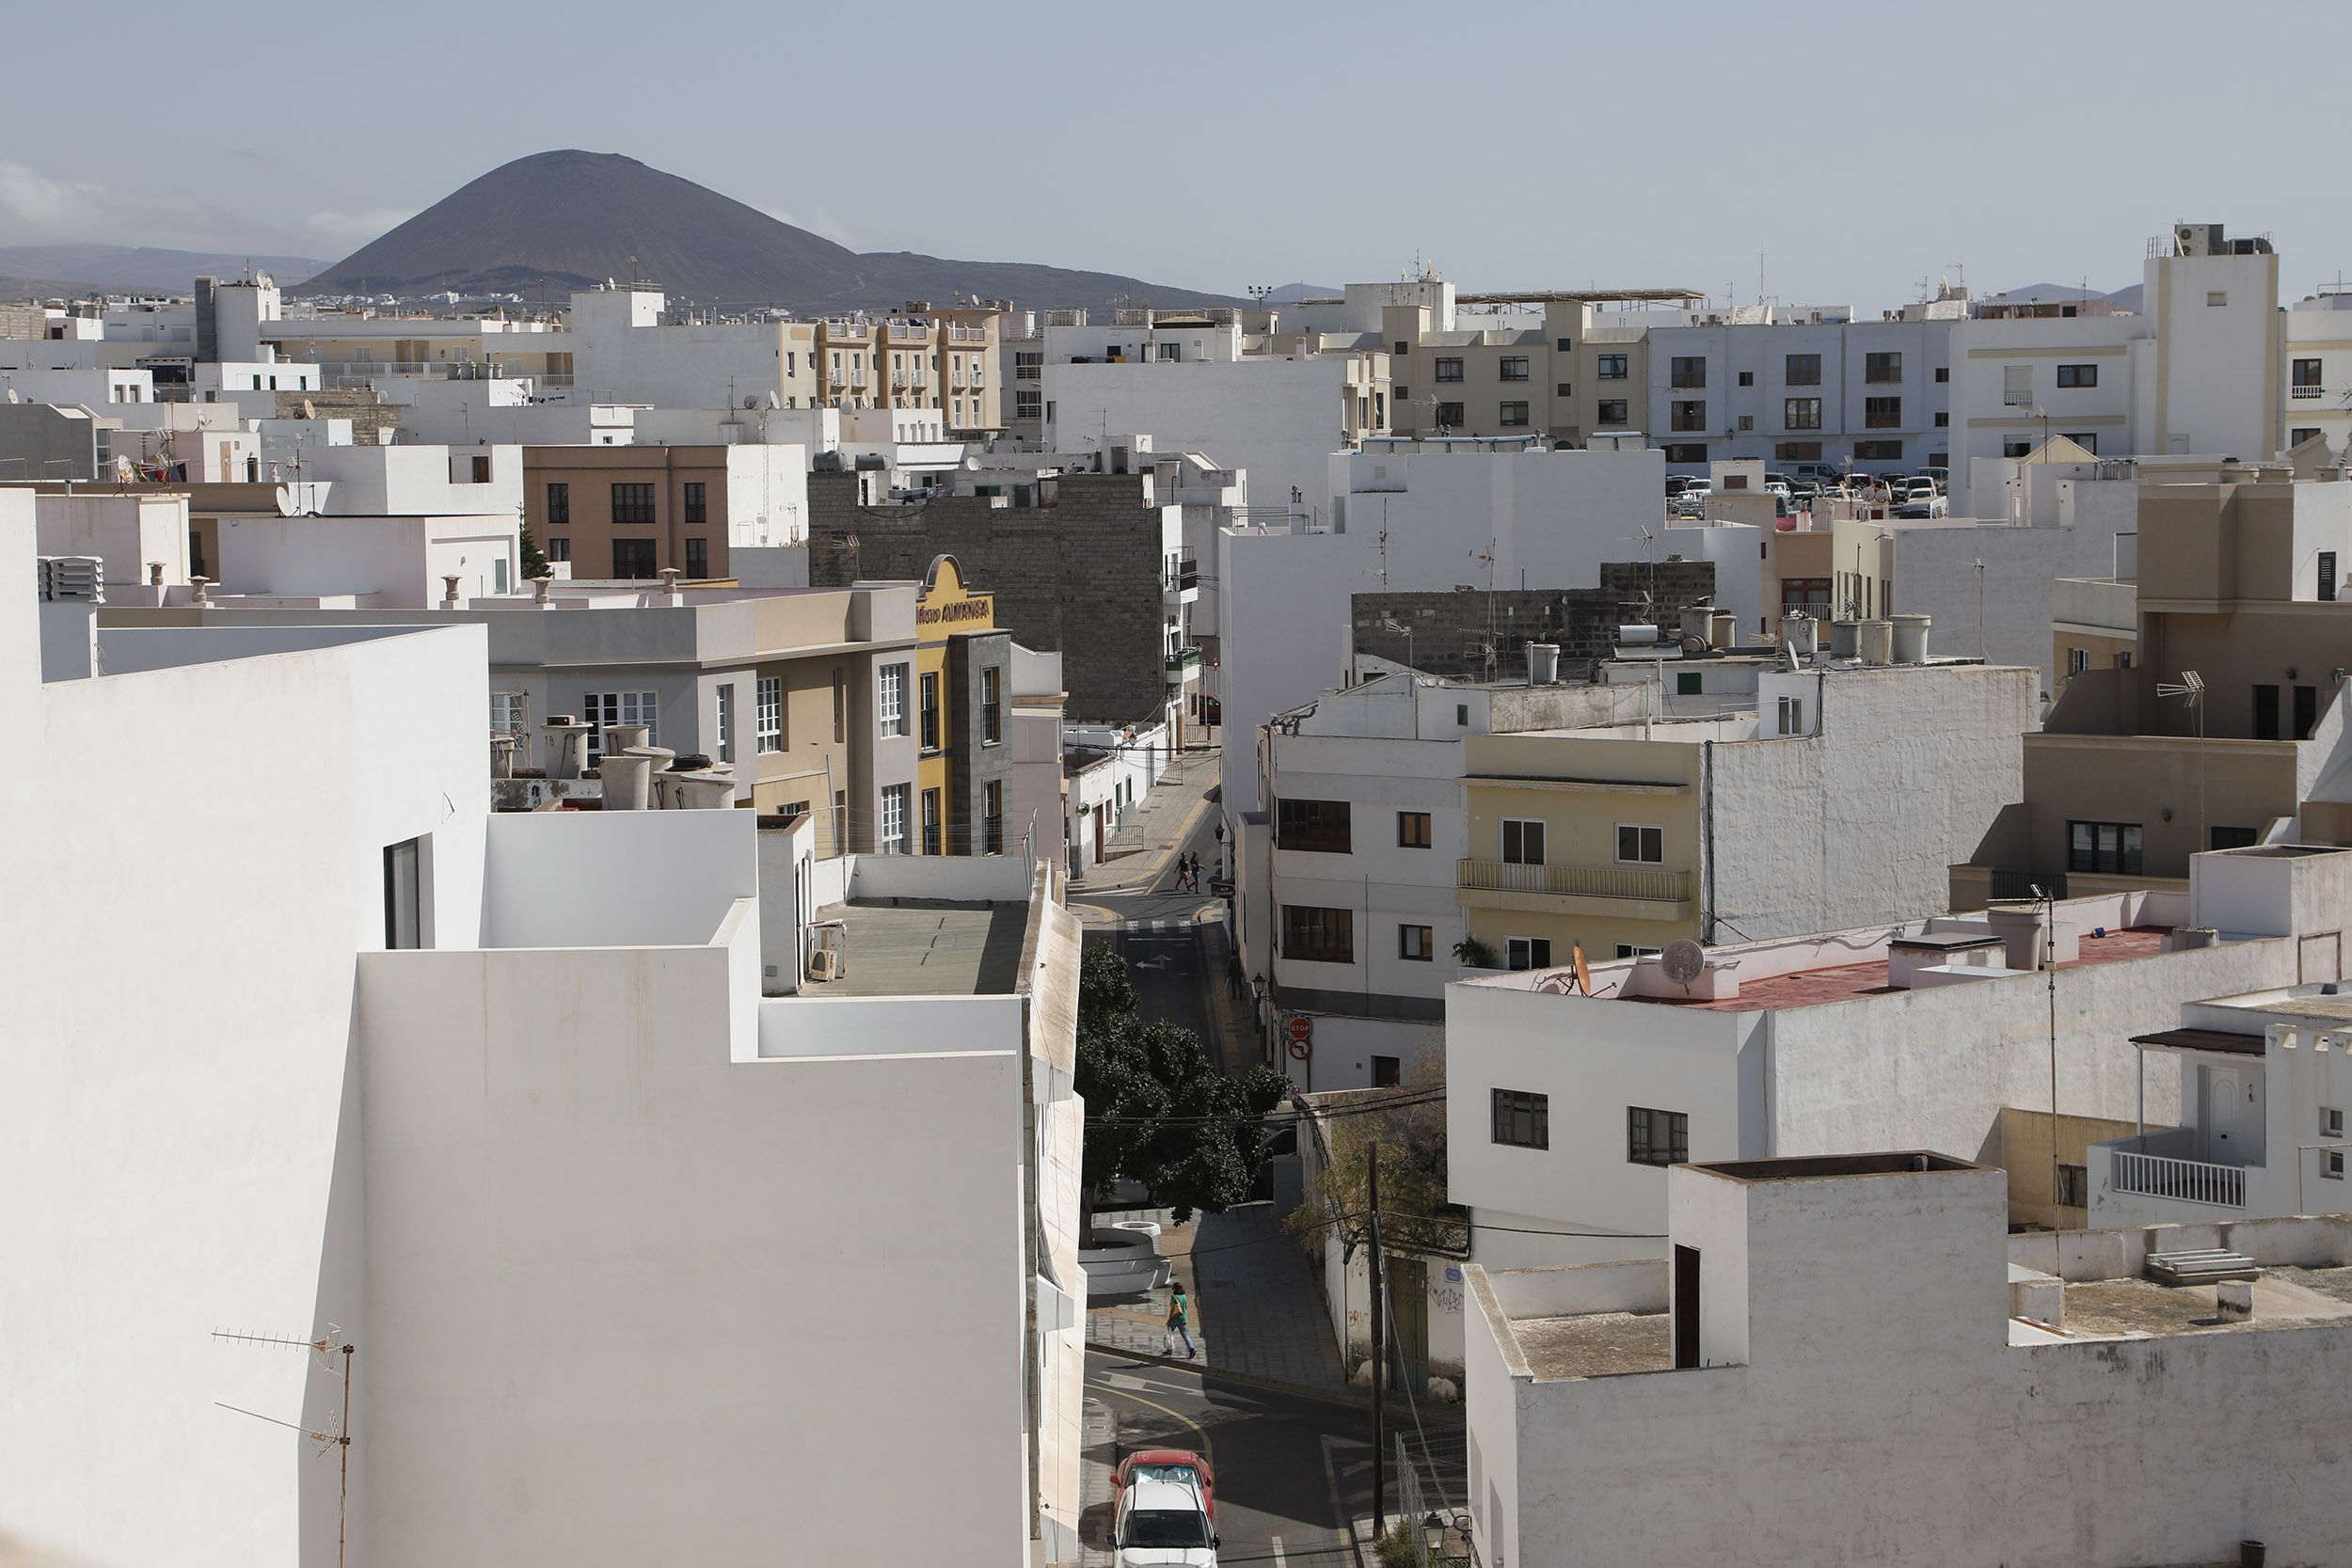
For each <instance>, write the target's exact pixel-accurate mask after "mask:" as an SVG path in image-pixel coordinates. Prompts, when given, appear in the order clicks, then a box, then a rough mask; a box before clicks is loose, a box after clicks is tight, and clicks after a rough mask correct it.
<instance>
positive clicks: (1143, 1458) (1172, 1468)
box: [1117, 1449, 1216, 1519]
mask: <svg viewBox="0 0 2352 1568" xmlns="http://www.w3.org/2000/svg"><path fill="white" fill-rule="evenodd" d="M1117 1480H1118V1484H1119V1490H1120V1491H1121V1492H1124V1491H1126V1490H1127V1488H1128V1486H1129V1485H1130V1484H1131V1483H1133V1482H1135V1481H1175V1482H1177V1483H1178V1484H1179V1485H1184V1486H1191V1487H1194V1488H1197V1489H1198V1490H1199V1492H1200V1505H1201V1508H1202V1510H1203V1511H1204V1512H1205V1513H1207V1514H1208V1515H1209V1517H1210V1518H1212V1519H1214V1518H1216V1476H1215V1475H1213V1474H1211V1473H1210V1470H1209V1462H1208V1461H1207V1460H1205V1459H1203V1458H1201V1457H1200V1455H1199V1454H1197V1453H1195V1452H1193V1451H1192V1450H1191V1449H1136V1451H1135V1452H1133V1453H1131V1454H1129V1455H1128V1456H1127V1457H1126V1458H1124V1459H1122V1460H1120V1462H1119V1474H1118V1477H1117Z"/></svg>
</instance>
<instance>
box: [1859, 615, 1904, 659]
mask: <svg viewBox="0 0 2352 1568" xmlns="http://www.w3.org/2000/svg"><path fill="white" fill-rule="evenodd" d="M1854 632H1855V640H1856V642H1857V645H1858V646H1859V648H1860V650H1861V654H1862V662H1863V663H1865V664H1891V663H1893V662H1894V660H1895V626H1894V623H1893V622H1891V621H1861V622H1857V623H1855V626H1854Z"/></svg>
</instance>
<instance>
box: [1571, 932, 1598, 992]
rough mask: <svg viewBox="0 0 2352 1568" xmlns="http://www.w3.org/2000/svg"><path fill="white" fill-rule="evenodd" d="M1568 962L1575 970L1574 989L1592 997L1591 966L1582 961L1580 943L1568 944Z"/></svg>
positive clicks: (1582, 950)
mask: <svg viewBox="0 0 2352 1568" xmlns="http://www.w3.org/2000/svg"><path fill="white" fill-rule="evenodd" d="M1568 962H1569V964H1570V965H1571V966H1573V967H1574V968H1575V970H1576V989H1577V990H1580V991H1582V992H1583V993H1584V994H1585V995H1587V996H1590V995H1592V994H1593V970H1592V966H1591V965H1590V964H1587V963H1586V962H1585V961H1584V944H1583V943H1582V942H1571V943H1570V944H1569V946H1568Z"/></svg>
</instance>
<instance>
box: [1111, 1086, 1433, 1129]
mask: <svg viewBox="0 0 2352 1568" xmlns="http://www.w3.org/2000/svg"><path fill="white" fill-rule="evenodd" d="M1444 1099H1445V1091H1444V1090H1443V1089H1434V1090H1431V1091H1429V1092H1427V1093H1425V1094H1421V1095H1417V1096H1415V1097H1414V1098H1412V1099H1409V1100H1389V1101H1381V1102H1380V1103H1379V1104H1377V1105H1366V1106H1362V1107H1359V1108H1355V1109H1348V1110H1335V1111H1325V1112H1322V1113H1320V1118H1321V1119H1322V1120H1325V1121H1337V1120H1341V1119H1343V1118H1344V1117H1371V1116H1379V1115H1381V1114H1383V1113H1384V1112H1388V1111H1395V1110H1410V1109H1412V1108H1413V1107H1414V1106H1417V1105H1435V1104H1438V1103H1439V1102H1440V1101H1443V1100H1444ZM1248 1115H1249V1113H1248V1112H1247V1111H1233V1112H1229V1113H1226V1114H1224V1115H1221V1116H1204V1117H1094V1116H1089V1117H1087V1120H1086V1124H1087V1127H1088V1129H1089V1131H1090V1130H1092V1129H1094V1128H1097V1127H1102V1128H1112V1127H1191V1126H1208V1125H1213V1124H1216V1123H1222V1122H1229V1121H1235V1120H1242V1119H1246V1118H1248ZM1272 1116H1273V1112H1272V1111H1268V1112H1266V1113H1264V1115H1263V1116H1262V1117H1259V1120H1260V1121H1261V1122H1262V1123H1263V1122H1264V1121H1266V1120H1267V1118H1269V1117H1272Z"/></svg>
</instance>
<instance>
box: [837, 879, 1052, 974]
mask: <svg viewBox="0 0 2352 1568" xmlns="http://www.w3.org/2000/svg"><path fill="white" fill-rule="evenodd" d="M817 918H818V920H820V921H822V920H838V921H840V922H841V923H842V925H843V926H845V927H848V933H849V935H848V952H847V954H846V955H845V961H844V964H843V972H842V976H841V978H840V979H838V980H827V981H813V982H811V983H809V984H808V985H807V986H805V987H804V988H803V990H802V992H801V994H802V995H803V996H1009V995H1010V994H1012V993H1013V992H1014V991H1017V990H1020V986H1021V942H1022V939H1023V936H1024V934H1025V931H1026V929H1027V927H1028V919H1029V908H1028V905H1027V904H1025V903H1022V902H1018V901H1008V902H1000V903H996V904H980V903H950V902H948V901H946V900H944V899H915V898H902V899H898V900H895V901H886V902H881V901H869V900H862V899H861V900H853V901H851V902H850V903H847V904H833V905H828V906H827V907H826V908H824V909H821V910H819V911H817Z"/></svg>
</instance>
